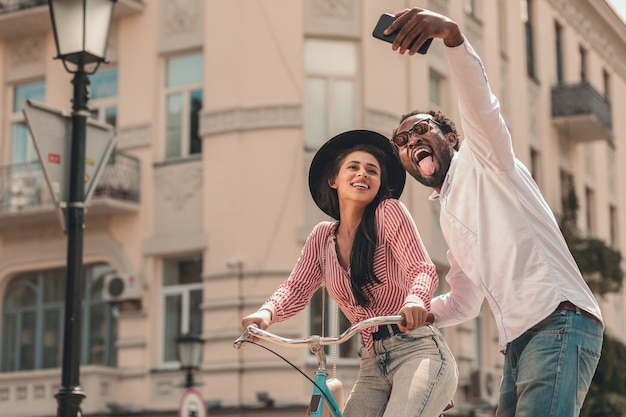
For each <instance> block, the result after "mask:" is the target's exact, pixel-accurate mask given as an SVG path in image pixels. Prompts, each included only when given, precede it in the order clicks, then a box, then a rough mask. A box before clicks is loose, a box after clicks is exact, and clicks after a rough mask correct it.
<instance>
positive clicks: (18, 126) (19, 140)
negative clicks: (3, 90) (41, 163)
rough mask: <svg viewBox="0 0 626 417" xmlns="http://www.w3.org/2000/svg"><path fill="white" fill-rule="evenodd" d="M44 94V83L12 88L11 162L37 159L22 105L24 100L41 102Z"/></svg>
mask: <svg viewBox="0 0 626 417" xmlns="http://www.w3.org/2000/svg"><path fill="white" fill-rule="evenodd" d="M45 95H46V84H45V83H44V82H43V81H42V82H35V83H30V84H22V85H18V86H16V87H15V88H14V89H13V109H12V110H13V112H12V115H11V136H12V141H11V162H12V163H13V164H19V163H22V162H32V161H36V160H37V153H36V152H35V146H34V145H33V143H32V140H31V139H30V135H29V133H28V128H27V127H26V122H25V121H24V114H23V113H22V106H23V105H24V102H25V101H26V100H36V101H40V102H43V101H44V100H45Z"/></svg>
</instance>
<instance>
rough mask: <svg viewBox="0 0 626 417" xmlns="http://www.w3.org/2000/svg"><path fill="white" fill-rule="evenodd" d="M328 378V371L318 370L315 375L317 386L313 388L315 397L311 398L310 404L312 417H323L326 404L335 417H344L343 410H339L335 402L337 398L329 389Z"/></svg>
mask: <svg viewBox="0 0 626 417" xmlns="http://www.w3.org/2000/svg"><path fill="white" fill-rule="evenodd" d="M327 378H328V374H327V373H326V370H325V369H323V368H318V369H317V372H316V373H315V385H314V386H313V395H312V396H311V403H310V404H309V410H310V411H311V417H322V409H323V408H324V403H326V405H327V407H328V409H329V410H330V414H331V415H332V416H333V417H343V413H342V412H341V408H339V405H338V404H337V401H335V398H334V397H333V395H332V394H331V392H330V390H329V389H328V385H326V379H327ZM320 388H321V389H320Z"/></svg>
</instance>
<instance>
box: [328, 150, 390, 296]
mask: <svg viewBox="0 0 626 417" xmlns="http://www.w3.org/2000/svg"><path fill="white" fill-rule="evenodd" d="M355 151H363V152H367V153H369V154H371V155H373V156H374V157H375V158H376V160H378V163H379V164H380V171H381V172H380V189H379V190H378V193H377V194H376V197H374V200H372V202H371V203H369V204H368V205H367V207H366V208H365V212H364V213H363V218H362V219H361V222H360V223H359V226H358V227H357V230H356V233H355V235H354V241H353V243H352V252H351V254H350V270H351V274H350V282H351V285H352V293H353V294H354V297H355V298H356V300H357V302H358V303H359V304H360V305H362V306H368V305H370V303H371V301H372V295H373V294H372V291H371V286H372V285H374V284H376V283H380V282H381V281H380V280H379V279H378V277H376V274H375V273H374V252H375V251H376V245H377V242H378V238H377V236H376V225H375V223H374V217H375V214H376V208H377V207H378V205H379V204H380V202H381V201H383V200H385V199H387V198H390V197H391V190H390V189H389V179H388V175H389V168H388V164H389V161H388V158H387V155H386V154H385V152H383V151H382V150H380V149H379V148H378V147H376V146H373V145H368V144H359V145H355V146H353V147H351V148H349V149H345V150H343V151H341V152H339V153H338V154H337V156H336V158H335V160H334V161H333V163H332V164H329V167H328V169H327V171H326V172H327V175H326V176H325V177H326V178H327V179H331V178H335V177H336V176H337V174H338V173H339V169H340V167H341V164H342V163H343V161H344V160H345V158H346V157H347V156H348V154H350V153H352V152H355ZM324 197H325V199H327V200H328V201H329V202H330V203H331V204H332V205H331V206H330V207H333V210H335V211H336V213H337V216H336V217H335V218H337V219H338V220H339V221H340V222H341V219H340V218H339V198H338V196H337V190H335V189H333V188H330V187H328V190H327V192H326V193H325V195H324Z"/></svg>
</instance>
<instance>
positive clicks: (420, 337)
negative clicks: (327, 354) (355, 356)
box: [344, 326, 458, 417]
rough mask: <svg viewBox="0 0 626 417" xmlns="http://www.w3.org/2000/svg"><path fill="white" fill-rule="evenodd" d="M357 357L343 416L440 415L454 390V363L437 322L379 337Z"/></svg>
mask: <svg viewBox="0 0 626 417" xmlns="http://www.w3.org/2000/svg"><path fill="white" fill-rule="evenodd" d="M360 356H361V363H360V368H359V376H358V377H357V380H356V382H355V384H354V387H353V388H352V392H351V393H350V396H349V397H348V400H347V402H346V406H345V408H344V416H346V417H381V416H385V417H418V416H419V417H438V416H440V415H441V413H442V412H443V409H444V408H445V407H446V405H447V404H448V403H449V402H450V400H451V399H452V397H453V396H454V393H455V391H456V387H457V382H458V371H457V367H456V362H455V361H454V357H453V356H452V353H451V352H450V349H449V348H448V345H447V344H446V342H445V340H444V338H443V336H442V335H441V333H440V332H439V329H437V328H436V327H433V326H422V327H420V328H419V329H415V330H413V331H411V332H410V333H399V334H396V335H394V336H391V337H389V338H387V339H383V340H377V341H375V342H374V347H373V352H368V351H367V349H365V348H364V347H362V348H361V351H360Z"/></svg>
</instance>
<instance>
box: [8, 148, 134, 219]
mask: <svg viewBox="0 0 626 417" xmlns="http://www.w3.org/2000/svg"><path fill="white" fill-rule="evenodd" d="M139 173H140V169H139V160H138V159H137V158H135V157H133V156H131V155H128V154H125V153H123V152H115V153H113V154H112V155H111V158H110V159H109V161H108V163H107V164H106V166H105V167H104V168H103V172H102V175H101V176H100V179H99V181H98V184H97V186H96V189H95V191H94V194H93V196H92V200H91V201H90V204H89V205H90V206H91V205H96V204H99V202H101V201H103V200H109V201H111V200H112V201H119V202H123V203H131V205H132V207H135V206H137V203H139V191H140V176H139ZM46 208H48V209H49V210H48V211H52V210H53V200H52V196H51V195H50V192H49V190H48V186H47V184H46V181H45V178H44V175H43V172H42V170H41V166H40V165H39V162H27V163H21V164H13V165H4V166H0V216H2V215H6V214H9V213H21V214H22V215H24V216H25V215H27V214H28V213H29V212H41V211H42V209H46ZM134 210H136V208H135V209H134Z"/></svg>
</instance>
